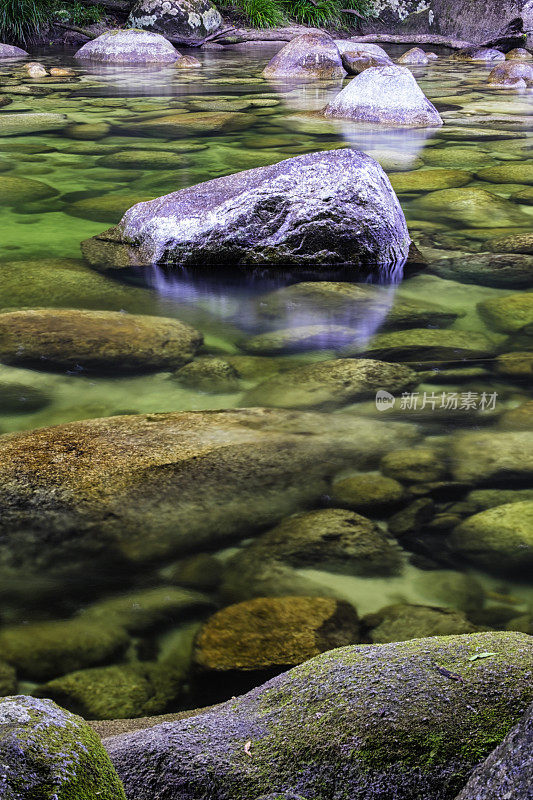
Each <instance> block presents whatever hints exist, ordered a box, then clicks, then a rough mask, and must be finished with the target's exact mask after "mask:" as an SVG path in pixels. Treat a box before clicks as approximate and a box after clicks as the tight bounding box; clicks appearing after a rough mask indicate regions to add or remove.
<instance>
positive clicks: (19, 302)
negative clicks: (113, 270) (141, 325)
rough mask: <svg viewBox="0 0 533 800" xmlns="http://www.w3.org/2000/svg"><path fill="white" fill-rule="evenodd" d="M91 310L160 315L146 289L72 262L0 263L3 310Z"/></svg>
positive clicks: (51, 260) (68, 260)
mask: <svg viewBox="0 0 533 800" xmlns="http://www.w3.org/2000/svg"><path fill="white" fill-rule="evenodd" d="M43 298H46V303H47V306H48V307H53V308H61V307H63V308H90V309H94V310H99V311H101V310H107V311H123V310H124V311H128V312H129V313H135V312H137V313H143V314H150V313H152V314H157V313H158V311H159V310H160V308H161V306H160V303H159V301H158V298H157V296H155V295H154V294H152V293H151V292H150V291H148V290H147V289H142V288H140V287H136V286H128V285H127V284H123V283H119V282H118V281H114V280H113V279H112V278H108V277H104V276H102V275H99V274H98V273H96V272H94V270H91V269H88V268H86V267H85V266H84V265H83V262H81V261H79V262H76V261H74V260H73V259H61V258H57V259H45V258H43V259H41V260H40V261H36V260H32V261H9V262H4V263H0V308H20V307H27V308H32V307H34V308H35V307H37V306H39V305H40V303H42V302H43Z"/></svg>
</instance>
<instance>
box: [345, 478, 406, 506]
mask: <svg viewBox="0 0 533 800" xmlns="http://www.w3.org/2000/svg"><path fill="white" fill-rule="evenodd" d="M331 495H332V500H333V502H334V503H335V504H336V505H339V506H342V507H344V508H353V509H354V510H355V511H370V510H374V511H375V510H376V509H379V510H380V511H383V510H386V509H387V508H389V507H390V506H395V505H396V504H397V503H399V502H400V501H401V500H403V498H404V496H405V490H404V488H403V486H402V484H401V483H399V482H398V481H397V480H394V479H393V478H387V477H385V475H381V473H379V472H361V473H359V474H358V475H351V476H350V477H349V478H341V480H338V481H335V483H334V484H333V486H332V488H331Z"/></svg>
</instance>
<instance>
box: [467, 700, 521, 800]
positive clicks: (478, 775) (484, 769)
mask: <svg viewBox="0 0 533 800" xmlns="http://www.w3.org/2000/svg"><path fill="white" fill-rule="evenodd" d="M532 786H533V705H530V706H529V708H528V710H527V711H526V713H525V714H524V716H523V717H522V719H521V720H520V722H519V723H518V725H515V727H514V728H513V729H512V731H510V733H508V734H507V736H506V737H505V739H504V740H503V742H502V743H501V744H499V745H498V747H497V748H496V749H495V750H493V751H492V753H491V754H490V756H489V757H488V758H487V759H486V760H485V761H484V762H483V763H482V764H480V766H479V767H477V769H476V770H474V772H473V774H472V775H471V776H470V778H469V780H468V783H467V784H466V786H465V787H464V789H463V790H462V792H460V793H459V794H458V795H457V798H456V800H526V798H527V797H530V794H529V793H530V792H531V787H532Z"/></svg>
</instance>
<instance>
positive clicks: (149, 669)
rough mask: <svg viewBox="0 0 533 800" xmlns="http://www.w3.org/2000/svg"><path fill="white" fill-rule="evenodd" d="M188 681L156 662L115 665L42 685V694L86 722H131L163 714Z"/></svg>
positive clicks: (40, 689)
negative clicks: (128, 720)
mask: <svg viewBox="0 0 533 800" xmlns="http://www.w3.org/2000/svg"><path fill="white" fill-rule="evenodd" d="M184 679H185V675H184V674H182V675H179V674H172V672H171V671H169V670H166V669H165V668H164V667H163V666H161V665H159V664H157V663H155V662H145V663H132V664H114V665H112V666H110V667H95V668H94V669H84V670H78V671H77V672H70V673H69V674H68V675H62V676H61V677H59V678H56V679H55V680H53V681H49V682H48V683H46V684H44V686H41V687H40V688H39V695H40V696H43V697H51V698H52V699H53V700H55V701H56V702H58V703H60V704H61V705H62V706H65V707H66V708H68V709H70V710H71V711H74V712H76V713H79V714H81V715H82V716H83V717H85V718H86V719H131V718H132V717H143V716H150V715H153V714H162V713H163V712H164V711H165V710H166V709H167V708H168V706H169V705H170V703H171V702H172V701H174V700H176V698H177V697H178V696H179V694H180V692H181V689H182V685H183V681H184Z"/></svg>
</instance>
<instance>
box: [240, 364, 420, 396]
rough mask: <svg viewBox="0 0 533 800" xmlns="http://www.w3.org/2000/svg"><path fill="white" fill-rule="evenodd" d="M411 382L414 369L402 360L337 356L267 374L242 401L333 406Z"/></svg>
mask: <svg viewBox="0 0 533 800" xmlns="http://www.w3.org/2000/svg"><path fill="white" fill-rule="evenodd" d="M414 383H415V373H414V372H412V370H410V369H409V368H408V367H406V366H404V365H403V364H388V363H386V362H385V361H376V360H374V359H370V358H366V359H365V358H337V359H334V360H332V361H321V362H319V363H317V364H308V365H305V366H302V367H297V368H296V369H292V370H289V371H288V372H284V373H282V374H281V375H274V376H273V377H271V378H267V379H266V380H265V381H263V382H262V383H259V384H258V385H257V386H256V387H254V388H253V389H250V391H248V392H247V393H246V394H245V395H244V398H243V403H244V404H245V405H247V406H254V405H258V404H259V403H262V404H263V405H266V406H274V407H282V408H337V407H339V406H342V405H346V404H348V403H350V402H353V401H354V400H361V399H365V398H367V397H372V396H374V395H375V393H376V391H377V390H378V389H380V388H381V387H382V386H387V387H388V389H389V390H390V391H391V392H395V391H401V390H402V389H406V388H407V387H409V386H412V385H413V384H414Z"/></svg>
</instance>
